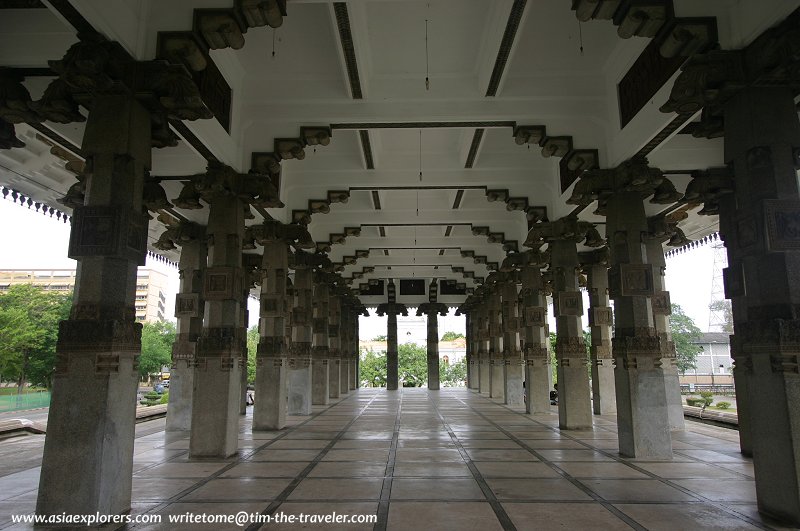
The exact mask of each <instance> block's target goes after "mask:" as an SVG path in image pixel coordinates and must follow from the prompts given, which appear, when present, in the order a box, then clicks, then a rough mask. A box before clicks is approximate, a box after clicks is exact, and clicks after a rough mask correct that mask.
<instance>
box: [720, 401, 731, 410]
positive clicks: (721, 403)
mask: <svg viewBox="0 0 800 531" xmlns="http://www.w3.org/2000/svg"><path fill="white" fill-rule="evenodd" d="M717 407H718V408H720V409H728V408H729V407H731V403H730V402H717Z"/></svg>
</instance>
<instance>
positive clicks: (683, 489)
mask: <svg viewBox="0 0 800 531" xmlns="http://www.w3.org/2000/svg"><path fill="white" fill-rule="evenodd" d="M480 396H481V398H484V399H486V400H490V399H488V398H486V397H484V396H482V395H480ZM492 403H494V402H492ZM496 405H497V406H499V407H502V408H504V409H506V410H508V411H510V412H512V413H514V414H515V415H519V416H521V417H523V418H526V414H525V413H522V412H519V411H514V410H513V409H511V408H509V407H507V406H505V405H503V404H496ZM528 420H530V421H531V422H533V423H536V424H539V425H541V426H545V427H546V428H548V429H550V430H551V431H554V432H556V433H558V434H560V435H562V436H564V437H566V438H567V439H569V440H572V441H574V442H577V443H578V444H581V445H583V446H585V447H586V448H588V449H590V450H592V451H595V452H598V453H600V454H602V455H605V456H606V457H609V458H611V459H613V460H614V461H615V462H617V463H621V464H624V465H626V466H628V467H630V468H632V469H633V470H636V471H637V472H640V473H642V474H645V475H647V476H649V477H650V478H651V479H655V480H657V481H659V482H660V483H663V484H664V485H668V486H670V487H672V488H674V489H676V490H678V491H680V492H683V493H684V494H686V495H688V496H693V497H694V498H697V500H698V501H700V502H703V503H705V504H706V505H710V506H712V507H714V508H716V509H719V510H720V511H722V512H725V513H727V514H729V515H731V516H733V517H734V518H737V519H740V520H744V521H745V522H747V523H749V524H750V525H753V526H756V527H758V528H760V529H766V530H772V529H773V528H772V527H771V526H768V525H766V524H764V523H762V522H759V521H757V520H754V519H753V518H751V517H749V516H747V515H743V514H741V513H739V512H737V511H734V510H732V509H730V508H729V507H727V506H726V505H724V502H719V501H716V500H712V499H710V498H707V497H705V496H703V495H702V494H698V493H696V492H693V491H691V490H689V489H687V488H686V487H683V486H682V485H679V484H677V483H675V482H673V481H671V480H670V479H667V478H662V477H661V476H659V475H657V474H654V473H652V472H650V471H649V470H646V469H644V468H641V467H639V466H636V464H634V463H631V462H630V461H626V460H625V459H623V458H621V457H620V456H618V455H615V454H613V453H611V452H609V451H608V450H605V449H602V448H595V447H593V446H591V445H590V444H588V443H586V442H585V441H583V440H582V439H578V438H577V437H574V436H572V435H571V434H569V433H564V431H563V430H561V428H556V427H554V426H547V425H546V424H543V423H541V422H539V421H537V420H534V419H528ZM686 457H688V458H690V459H694V460H695V461H698V462H701V463H702V462H703V461H701V460H699V459H696V458H694V457H692V456H686ZM657 462H666V463H669V462H671V461H657ZM556 466H557V465H556Z"/></svg>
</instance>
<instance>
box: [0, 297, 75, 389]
mask: <svg viewBox="0 0 800 531" xmlns="http://www.w3.org/2000/svg"><path fill="white" fill-rule="evenodd" d="M71 306H72V294H70V293H63V292H57V291H45V290H43V289H42V288H39V287H36V286H32V285H27V284H22V285H17V286H11V287H10V288H9V289H8V291H6V292H5V293H4V294H2V295H0V374H2V375H3V377H4V378H7V379H14V380H15V381H16V382H17V385H18V386H19V388H20V390H22V388H23V387H24V386H25V384H26V383H27V382H30V383H32V384H33V385H40V386H44V387H49V386H50V384H51V379H52V376H53V371H54V370H55V362H56V342H57V341H58V323H59V321H62V320H64V319H67V318H69V311H70V308H71Z"/></svg>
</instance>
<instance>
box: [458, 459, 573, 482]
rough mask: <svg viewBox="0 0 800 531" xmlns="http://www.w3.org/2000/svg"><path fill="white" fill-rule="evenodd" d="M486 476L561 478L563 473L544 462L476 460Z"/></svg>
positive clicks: (482, 473) (476, 463)
mask: <svg viewBox="0 0 800 531" xmlns="http://www.w3.org/2000/svg"><path fill="white" fill-rule="evenodd" d="M474 464H475V467H476V468H477V469H478V471H479V472H480V473H481V475H482V476H483V477H484V478H560V477H561V475H560V474H559V473H558V472H556V471H555V470H553V469H552V468H551V467H549V466H548V465H546V464H544V463H537V462H531V461H523V462H513V461H475V462H474Z"/></svg>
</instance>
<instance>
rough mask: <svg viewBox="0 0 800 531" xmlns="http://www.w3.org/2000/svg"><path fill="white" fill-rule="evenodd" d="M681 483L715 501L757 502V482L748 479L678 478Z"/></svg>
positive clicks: (682, 485) (677, 481)
mask: <svg viewBox="0 0 800 531" xmlns="http://www.w3.org/2000/svg"><path fill="white" fill-rule="evenodd" d="M674 482H675V484H676V485H680V486H681V487H684V488H686V489H688V490H690V491H692V492H694V493H696V494H699V495H700V496H703V497H704V498H708V499H709V500H713V501H735V502H755V501H756V483H755V481H753V480H748V479H725V480H723V481H720V480H716V479H676V480H674Z"/></svg>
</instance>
